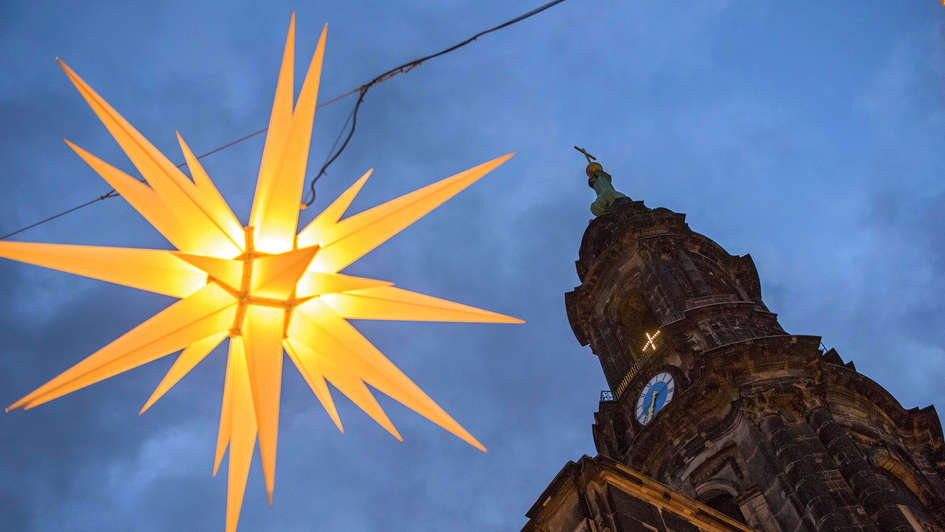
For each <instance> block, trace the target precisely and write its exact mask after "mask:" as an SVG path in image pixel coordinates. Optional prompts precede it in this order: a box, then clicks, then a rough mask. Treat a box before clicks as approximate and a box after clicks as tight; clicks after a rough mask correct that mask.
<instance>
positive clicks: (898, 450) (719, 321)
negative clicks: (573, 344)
mask: <svg viewBox="0 0 945 532" xmlns="http://www.w3.org/2000/svg"><path fill="white" fill-rule="evenodd" d="M591 158H592V157H591V156H589V155H588V163H589V164H588V167H587V174H588V177H589V185H591V186H592V187H593V188H594V189H595V190H596V191H597V193H598V200H597V201H595V202H594V205H593V206H592V210H593V212H594V214H595V215H597V217H596V218H595V219H594V220H592V221H591V222H590V224H589V226H588V228H587V230H586V232H585V233H584V238H583V241H582V242H581V248H580V258H579V260H578V261H577V272H578V276H579V278H580V280H581V285H580V286H578V287H577V288H575V289H574V291H572V292H569V293H567V294H565V303H566V308H567V314H568V319H569V321H570V322H571V327H572V328H573V330H574V335H575V336H576V337H577V339H578V341H579V342H580V343H581V344H582V345H590V347H591V350H592V351H593V352H594V354H595V355H597V357H598V358H599V360H600V364H601V367H602V368H603V371H604V375H605V376H606V379H607V383H608V384H609V386H610V390H609V391H605V392H602V394H601V401H600V406H599V411H598V412H597V413H595V414H594V418H595V423H594V425H593V434H594V442H595V444H596V447H597V451H598V453H599V454H598V457H596V458H588V457H584V458H582V459H581V460H580V461H578V462H576V463H575V462H571V463H569V464H568V465H566V466H565V468H564V469H562V471H561V472H560V473H559V474H558V476H557V477H556V478H555V480H554V481H553V482H552V483H551V485H549V487H548V489H546V490H545V492H544V493H543V494H542V496H541V497H540V498H539V499H538V502H536V503H535V506H534V507H532V509H531V510H530V511H529V512H528V514H527V516H528V517H529V518H531V520H530V521H529V523H528V524H527V525H526V526H525V529H524V530H525V531H529V532H532V531H534V532H538V531H542V532H544V531H549V532H550V531H558V530H562V531H568V532H570V531H572V530H575V531H578V530H580V531H598V532H600V531H605V530H607V531H610V532H618V531H625V530H660V531H662V530H692V531H695V530H745V529H746V527H747V529H751V530H758V531H766V532H767V531H772V532H774V531H785V532H786V531H826V530H851V531H852V530H857V531H867V530H869V531H877V532H893V531H929V532H932V531H934V532H945V441H943V437H942V427H941V424H940V422H939V419H938V415H937V414H936V412H935V409H934V407H932V406H928V407H926V408H923V409H919V408H912V409H909V410H906V409H904V408H902V406H900V404H899V403H898V402H897V401H896V399H895V398H894V397H893V396H892V395H890V394H889V392H887V391H886V390H885V389H883V387H882V386H880V385H879V384H877V383H876V382H874V381H872V380H871V379H869V378H867V377H865V376H864V375H862V374H860V373H858V372H857V371H856V368H855V367H854V365H853V363H852V362H847V363H845V364H844V363H843V361H842V360H841V358H840V356H839V355H838V353H837V352H836V351H835V350H833V349H831V350H829V351H826V352H825V351H824V350H822V349H821V348H820V346H821V343H820V337H817V336H804V335H793V334H789V333H786V332H785V331H784V330H783V329H782V328H781V326H780V325H779V324H778V320H777V315H776V314H774V313H772V312H771V311H770V310H769V309H768V307H766V306H765V304H764V302H763V301H762V299H761V288H760V282H759V279H758V273H757V271H756V269H755V265H754V263H753V262H752V259H751V257H750V256H749V255H745V256H742V257H738V256H733V255H729V254H728V253H727V252H726V251H725V250H724V249H723V248H722V247H721V246H719V245H718V244H716V243H715V242H714V241H712V240H710V239H709V238H706V237H705V236H702V235H700V234H698V233H696V232H693V231H692V230H691V229H690V228H689V226H688V225H687V224H686V222H685V215H684V214H679V213H675V212H672V211H670V210H668V209H664V208H655V209H651V208H648V207H646V206H644V204H643V202H642V201H632V200H631V199H630V198H627V197H625V196H623V195H622V194H620V193H618V192H615V191H614V190H613V187H612V186H611V185H610V176H609V175H608V174H607V173H605V172H604V171H603V168H602V167H601V165H600V164H598V163H595V162H591ZM720 515H721V519H720V518H719V517H720ZM739 523H740V524H742V525H743V526H739V525H738V524H739Z"/></svg>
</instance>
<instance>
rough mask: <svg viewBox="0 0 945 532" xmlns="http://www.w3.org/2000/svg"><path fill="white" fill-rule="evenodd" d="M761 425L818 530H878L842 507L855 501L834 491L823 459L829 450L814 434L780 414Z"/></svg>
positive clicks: (784, 473)
mask: <svg viewBox="0 0 945 532" xmlns="http://www.w3.org/2000/svg"><path fill="white" fill-rule="evenodd" d="M759 428H760V429H761V432H762V434H764V435H765V437H766V439H767V440H768V444H769V445H770V447H771V450H772V451H773V453H774V456H775V457H776V459H777V460H778V462H779V464H778V465H779V467H780V469H781V471H782V472H783V475H784V476H785V477H786V479H787V481H788V484H789V485H790V486H791V487H792V488H793V491H794V494H795V495H796V496H797V499H798V502H799V503H800V504H801V506H802V508H801V510H802V512H804V513H805V514H806V515H807V517H808V518H809V519H810V520H811V521H812V522H813V525H814V528H815V529H816V530H835V529H837V528H839V527H843V526H860V527H862V530H871V531H877V532H879V530H878V529H877V528H876V527H874V526H873V525H871V524H868V523H866V522H863V521H862V520H861V519H859V518H857V517H856V516H855V514H854V512H849V511H843V508H842V507H844V506H846V505H847V503H848V502H852V501H844V500H838V499H840V498H842V495H841V494H837V495H840V496H839V497H837V496H835V494H834V493H831V489H830V486H829V485H828V484H827V482H826V480H825V478H826V477H828V476H829V474H828V468H827V467H825V465H826V464H825V463H824V462H825V460H824V458H826V455H827V452H826V449H824V448H823V446H822V445H820V441H819V440H818V439H817V437H816V436H815V435H813V434H804V432H803V431H801V430H799V429H798V428H797V427H796V426H794V425H789V424H787V423H785V422H784V418H783V417H781V416H780V415H778V414H771V415H768V416H765V417H764V418H763V419H762V420H761V422H760V423H759ZM838 487H840V488H843V487H842V486H838ZM846 491H849V488H846ZM849 495H852V493H849ZM851 498H852V497H851Z"/></svg>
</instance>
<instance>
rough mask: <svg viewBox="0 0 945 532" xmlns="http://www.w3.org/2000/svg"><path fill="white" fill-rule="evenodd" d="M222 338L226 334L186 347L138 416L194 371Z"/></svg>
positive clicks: (216, 335)
mask: <svg viewBox="0 0 945 532" xmlns="http://www.w3.org/2000/svg"><path fill="white" fill-rule="evenodd" d="M224 337H226V333H218V334H214V335H212V336H208V337H206V338H204V339H203V340H198V341H196V342H194V343H192V344H190V345H188V346H187V347H186V348H185V349H184V350H183V351H182V352H181V354H180V356H178V357H177V360H175V361H174V365H172V366H171V369H169V370H167V374H166V375H164V378H163V379H161V382H160V383H159V384H158V386H157V388H155V389H154V393H152V394H151V397H149V398H148V400H147V402H145V403H144V406H142V407H141V411H140V412H138V415H139V416H140V415H141V414H143V413H145V412H146V411H147V410H148V409H149V408H151V405H153V404H154V403H155V402H156V401H157V400H158V399H160V398H161V397H163V396H164V394H165V393H167V392H168V391H169V390H170V389H171V388H173V387H174V385H175V384H177V383H178V382H179V381H180V380H181V379H182V378H183V377H184V375H187V374H188V373H190V370H192V369H194V367H195V366H196V365H197V364H199V363H200V361H201V360H203V359H204V358H205V357H206V356H207V355H209V354H210V351H213V349H214V348H215V347H216V346H218V345H220V342H222V341H223V338H224Z"/></svg>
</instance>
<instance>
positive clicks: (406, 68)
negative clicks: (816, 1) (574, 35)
mask: <svg viewBox="0 0 945 532" xmlns="http://www.w3.org/2000/svg"><path fill="white" fill-rule="evenodd" d="M943 1H945V0H943ZM561 2H564V0H553V1H552V2H548V3H547V4H545V5H543V6H539V7H536V8H535V9H532V10H531V11H529V12H527V13H523V14H521V15H519V16H517V17H515V18H513V19H511V20H507V21H505V22H503V23H502V24H499V25H498V26H494V27H492V28H489V29H487V30H483V31H480V32H479V33H477V34H475V35H473V36H472V37H470V38H468V39H466V40H465V41H463V42H461V43H458V44H454V45H453V46H450V47H449V48H445V49H443V50H440V51H439V52H436V53H435V54H430V55H428V56H425V57H421V58H420V59H414V60H413V61H409V62H407V63H404V64H402V65H400V66H398V67H394V68H392V69H390V70H388V71H387V72H384V73H383V74H381V75H379V76H377V77H376V78H374V79H372V80H371V81H369V82H368V83H365V84H364V85H361V86H360V87H359V88H358V89H357V90H358V91H359V92H360V93H361V94H359V95H358V101H357V103H355V104H354V110H353V111H352V114H351V117H350V118H351V129H350V130H348V135H347V136H346V137H345V141H344V142H343V143H342V144H341V147H340V148H338V151H336V152H334V154H332V155H330V156H329V157H328V160H327V161H325V164H323V165H322V168H321V170H319V171H318V174H317V175H316V176H315V177H313V178H312V181H311V182H310V183H309V194H310V195H311V197H310V198H309V199H308V201H306V202H305V203H304V205H305V206H306V207H307V206H309V205H311V204H312V203H313V202H314V201H315V183H317V182H318V180H319V179H321V177H322V176H323V175H325V171H326V170H328V167H329V166H330V165H331V163H333V162H335V159H337V158H338V156H339V155H341V153H342V152H343V151H345V148H347V147H348V142H349V141H350V140H351V137H352V136H353V135H354V130H355V128H357V126H358V110H360V109H361V103H362V102H364V96H365V95H366V94H367V91H368V89H370V88H371V87H373V86H374V85H376V84H378V83H381V82H383V81H387V80H389V79H390V78H392V77H394V76H396V75H398V74H406V73H407V72H410V71H411V70H413V69H414V68H416V67H418V66H420V65H421V64H422V63H423V62H424V61H429V60H430V59H434V58H436V57H439V56H441V55H445V54H448V53H450V52H452V51H453V50H456V49H458V48H462V47H463V46H466V45H467V44H469V43H471V42H473V41H475V40H476V39H478V38H479V37H482V36H483V35H486V34H489V33H492V32H494V31H498V30H501V29H502V28H505V27H507V26H511V25H512V24H515V23H516V22H521V21H523V20H525V19H527V18H529V17H531V16H533V15H537V14H538V13H541V12H542V11H544V10H546V9H548V8H550V7H553V6H555V5H557V4H560V3H561ZM345 125H347V122H345ZM341 129H342V131H344V127H342V128H341ZM332 149H334V148H332ZM329 153H331V152H329Z"/></svg>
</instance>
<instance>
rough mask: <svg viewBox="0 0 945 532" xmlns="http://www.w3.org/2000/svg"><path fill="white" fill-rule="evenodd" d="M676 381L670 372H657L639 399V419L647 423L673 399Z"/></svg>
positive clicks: (637, 411)
mask: <svg viewBox="0 0 945 532" xmlns="http://www.w3.org/2000/svg"><path fill="white" fill-rule="evenodd" d="M675 390H676V383H675V382H673V376H672V375H670V374H669V373H666V372H663V373H657V374H656V375H654V376H653V378H652V379H650V382H648V383H646V386H644V387H643V391H642V392H641V393H640V398H639V399H637V410H636V414H637V421H639V422H640V423H641V424H643V425H646V424H647V423H649V422H650V420H651V419H653V416H655V415H656V414H657V413H658V412H659V411H660V410H662V409H663V407H664V406H666V405H667V404H669V402H670V401H672V400H673V392H674V391H675Z"/></svg>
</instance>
